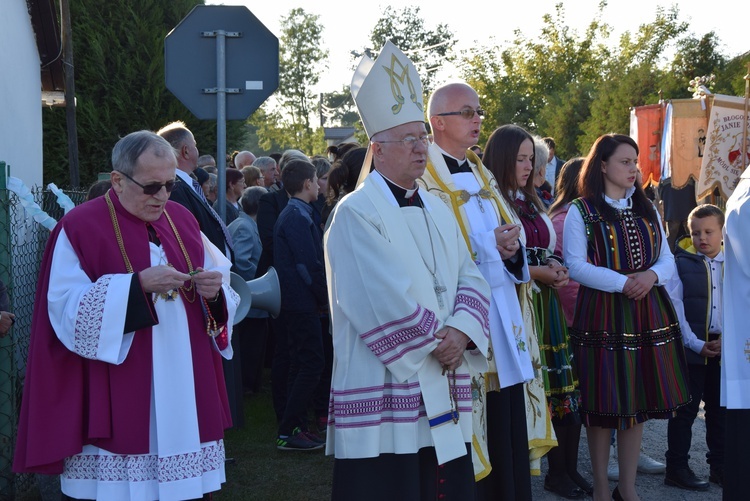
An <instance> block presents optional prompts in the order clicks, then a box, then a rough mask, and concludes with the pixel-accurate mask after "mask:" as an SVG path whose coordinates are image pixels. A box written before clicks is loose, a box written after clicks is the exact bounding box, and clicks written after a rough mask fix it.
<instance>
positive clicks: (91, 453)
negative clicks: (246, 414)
mask: <svg viewBox="0 0 750 501" xmlns="http://www.w3.org/2000/svg"><path fill="white" fill-rule="evenodd" d="M112 165H113V171H112V174H111V181H112V188H111V189H110V190H109V191H108V192H107V193H106V194H105V195H104V196H102V197H99V198H96V199H94V200H91V201H89V202H87V203H84V204H82V205H81V206H79V207H76V208H75V209H73V210H72V211H70V212H69V213H68V214H67V215H65V216H64V217H63V218H62V219H61V220H60V222H59V223H58V224H57V225H56V226H55V228H54V230H53V232H52V234H51V235H50V238H49V241H48V243H47V247H46V250H45V253H44V257H43V260H42V265H41V268H40V276H39V284H38V287H37V293H36V301H35V308H34V315H33V320H32V329H31V345H30V349H29V360H28V364H27V374H26V380H25V384H24V394H23V402H22V409H21V417H20V421H19V429H18V440H17V445H16V450H15V457H14V465H13V468H14V471H16V472H34V473H46V474H60V479H61V484H62V491H63V493H65V494H66V495H68V496H70V497H73V498H77V499H120V500H128V499H132V500H153V499H160V500H164V499H175V500H177V499H196V498H201V497H203V496H204V495H208V493H210V492H212V491H215V490H218V489H219V488H220V487H221V484H222V483H223V482H224V481H225V474H224V443H223V436H224V430H225V429H226V428H227V427H229V426H231V419H230V415H229V408H228V403H227V395H226V390H225V385H224V378H223V372H222V365H221V357H222V356H223V357H226V358H230V357H231V356H232V348H231V344H230V341H231V335H232V322H231V319H232V318H233V317H234V312H235V309H236V304H237V300H238V297H237V295H236V294H235V293H234V292H233V291H232V290H231V289H230V287H229V268H230V266H231V263H230V262H229V260H227V259H226V258H225V257H224V255H223V254H222V252H221V251H220V250H218V249H217V248H216V247H214V246H213V244H211V243H210V242H209V241H208V240H207V239H206V237H205V236H204V235H203V234H202V233H201V232H200V229H199V228H198V223H197V222H196V220H195V218H194V217H193V216H192V215H191V214H190V213H189V212H188V211H187V210H186V209H185V208H183V207H182V206H180V205H179V204H176V203H174V202H170V201H169V193H170V191H171V190H172V188H173V187H174V182H175V167H176V165H177V161H176V157H175V153H174V150H173V149H172V147H171V146H170V145H169V143H168V142H166V141H165V140H164V139H163V138H161V137H159V136H157V135H156V134H154V133H152V132H149V131H139V132H134V133H132V134H128V135H127V136H125V137H124V138H122V139H121V140H120V141H119V142H118V143H117V144H116V145H115V147H114V149H113V152H112Z"/></svg>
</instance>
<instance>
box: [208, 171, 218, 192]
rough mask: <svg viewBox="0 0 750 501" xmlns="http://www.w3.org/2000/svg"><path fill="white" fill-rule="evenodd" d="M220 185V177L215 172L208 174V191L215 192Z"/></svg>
mask: <svg viewBox="0 0 750 501" xmlns="http://www.w3.org/2000/svg"><path fill="white" fill-rule="evenodd" d="M218 185H219V176H217V175H216V174H214V173H213V172H209V173H208V191H213V190H215V189H216V187H217V186H218Z"/></svg>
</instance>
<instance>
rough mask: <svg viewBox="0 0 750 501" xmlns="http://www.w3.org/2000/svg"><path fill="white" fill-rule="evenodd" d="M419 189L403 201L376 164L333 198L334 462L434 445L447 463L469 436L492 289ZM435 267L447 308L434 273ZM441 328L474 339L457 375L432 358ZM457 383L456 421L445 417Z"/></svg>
mask: <svg viewBox="0 0 750 501" xmlns="http://www.w3.org/2000/svg"><path fill="white" fill-rule="evenodd" d="M419 195H420V197H421V198H422V200H423V202H424V205H425V209H424V210H423V209H421V208H419V207H407V208H403V209H402V208H399V206H398V203H397V202H396V200H395V198H394V196H393V194H392V193H391V191H390V189H389V188H388V186H387V185H386V183H385V180H384V179H383V178H382V176H381V175H380V174H378V173H376V172H373V173H372V174H370V175H369V176H368V177H367V179H366V180H365V182H364V183H363V185H362V186H360V188H358V189H357V190H356V191H355V192H353V193H351V194H349V195H348V196H347V197H345V198H344V199H343V200H342V201H341V202H339V203H338V204H337V206H336V209H335V212H334V213H333V216H332V222H331V226H330V228H329V229H328V231H327V232H326V235H325V256H326V272H327V278H328V291H329V300H330V305H331V310H332V317H331V321H332V326H333V344H334V363H333V376H332V383H331V413H330V416H329V426H328V436H327V439H328V442H327V447H326V453H327V454H335V456H336V458H338V459H353V458H368V457H376V456H379V455H380V454H383V453H396V454H413V453H416V452H417V451H418V450H419V449H420V448H422V447H427V446H434V447H435V450H436V453H437V458H438V462H439V463H440V464H443V463H445V462H447V461H450V460H452V459H455V458H457V457H460V456H463V455H465V454H466V445H465V444H466V443H468V442H470V441H471V437H472V405H471V381H470V375H469V374H470V372H469V367H468V366H469V365H470V364H472V365H473V366H474V367H476V368H477V370H480V371H481V370H485V371H486V369H487V361H486V358H485V357H486V353H487V347H488V344H489V338H488V337H489V332H488V328H489V323H488V320H487V309H488V307H489V299H488V295H489V287H488V286H487V283H486V281H485V280H484V279H483V278H482V275H481V274H480V273H479V270H478V269H477V267H476V265H475V264H474V262H473V261H472V259H471V256H470V254H469V252H468V250H467V248H466V244H465V242H464V240H463V238H462V236H461V233H460V231H459V229H458V226H457V225H456V222H455V218H454V217H453V215H452V214H451V213H450V211H449V210H448V209H447V208H446V207H445V206H444V205H443V203H442V202H440V200H438V199H437V198H435V197H433V196H432V195H429V194H427V193H424V192H423V191H422V190H420V191H419ZM428 224H429V231H428V229H427V225H428ZM433 252H434V263H435V264H433ZM435 266H436V274H437V280H438V282H439V284H440V285H442V286H445V289H446V290H445V291H444V292H441V293H440V295H441V296H442V301H443V303H444V307H443V308H440V306H439V304H438V298H437V295H436V293H435V290H434V285H435V284H434V283H433V278H432V275H431V274H430V272H429V271H428V269H431V270H435ZM444 326H451V327H454V328H456V329H458V330H460V331H462V332H464V333H465V334H466V335H467V336H469V338H471V340H472V341H473V342H474V343H475V344H476V346H477V349H476V350H473V351H467V352H466V353H465V355H464V360H463V365H462V366H461V367H459V369H458V370H456V376H455V379H454V380H451V381H449V379H450V378H451V376H450V374H449V373H448V374H443V370H442V368H441V365H440V363H439V362H438V360H437V359H436V358H435V357H434V356H433V355H432V354H431V353H432V351H433V350H434V349H435V348H436V346H437V345H438V343H439V340H438V339H437V338H435V337H434V334H435V332H437V331H438V330H439V329H440V328H442V327H444ZM451 388H452V389H451ZM451 391H453V392H454V397H455V398H456V400H457V404H458V410H459V413H460V419H459V421H458V423H457V424H456V423H454V422H453V421H452V420H451V419H449V418H448V416H449V414H450V411H451V401H450V394H451Z"/></svg>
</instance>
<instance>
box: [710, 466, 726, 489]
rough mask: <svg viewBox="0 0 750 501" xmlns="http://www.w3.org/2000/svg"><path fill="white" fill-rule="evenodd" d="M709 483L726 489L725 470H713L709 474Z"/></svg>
mask: <svg viewBox="0 0 750 501" xmlns="http://www.w3.org/2000/svg"><path fill="white" fill-rule="evenodd" d="M708 481H709V482H713V483H715V484H718V485H719V487H724V470H719V469H718V468H716V469H714V468H711V471H710V472H709V474H708Z"/></svg>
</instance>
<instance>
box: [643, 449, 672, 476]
mask: <svg viewBox="0 0 750 501" xmlns="http://www.w3.org/2000/svg"><path fill="white" fill-rule="evenodd" d="M638 471H639V472H641V473H664V472H665V471H667V466H666V465H665V464H664V463H660V462H659V461H657V460H656V459H654V458H652V457H649V456H647V455H646V453H645V452H643V451H641V455H640V456H638Z"/></svg>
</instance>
